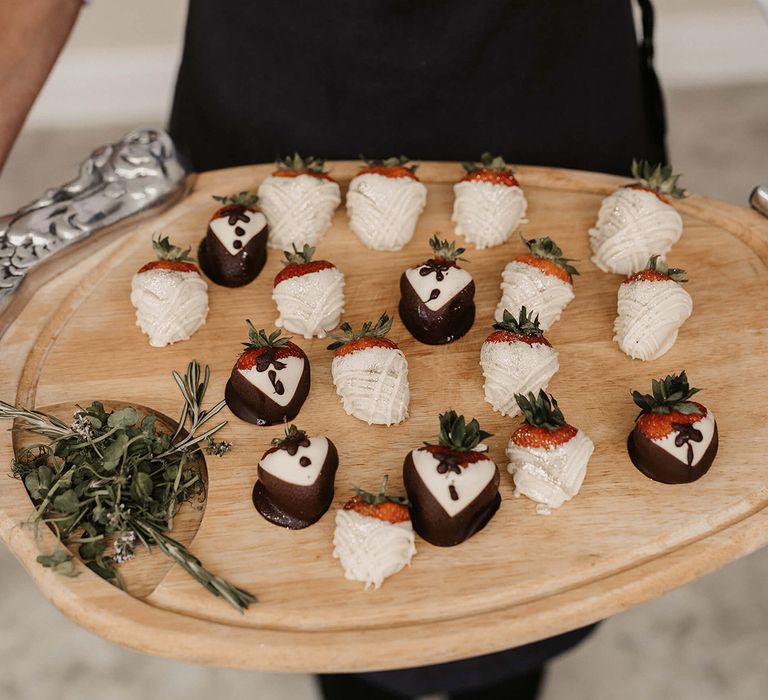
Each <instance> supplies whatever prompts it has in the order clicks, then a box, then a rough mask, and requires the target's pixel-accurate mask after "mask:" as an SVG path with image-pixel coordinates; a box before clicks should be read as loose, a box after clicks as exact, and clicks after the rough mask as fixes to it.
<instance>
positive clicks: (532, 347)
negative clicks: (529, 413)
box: [480, 341, 560, 416]
mask: <svg viewBox="0 0 768 700" xmlns="http://www.w3.org/2000/svg"><path fill="white" fill-rule="evenodd" d="M480 366H481V367H482V368H483V376H484V377H485V384H484V385H483V389H484V390H485V400H486V401H487V402H488V403H489V404H491V406H493V410H494V411H498V412H499V413H501V415H502V416H516V415H517V414H518V413H520V408H519V406H518V405H517V402H516V401H515V394H527V393H528V392H530V391H532V392H534V393H537V392H538V391H539V389H546V388H547V384H549V380H550V379H552V377H553V376H554V374H555V372H557V370H558V368H559V366H560V365H559V363H558V361H557V351H556V350H555V349H554V348H552V347H550V346H549V345H545V344H544V343H534V344H528V343H525V342H522V341H516V342H511V343H510V342H505V341H503V342H489V341H485V342H484V343H483V345H482V347H481V349H480Z"/></svg>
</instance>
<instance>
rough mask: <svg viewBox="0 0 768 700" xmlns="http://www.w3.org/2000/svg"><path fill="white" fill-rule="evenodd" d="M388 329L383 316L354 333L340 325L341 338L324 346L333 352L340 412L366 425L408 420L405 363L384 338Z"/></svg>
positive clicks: (395, 349) (400, 351)
mask: <svg viewBox="0 0 768 700" xmlns="http://www.w3.org/2000/svg"><path fill="white" fill-rule="evenodd" d="M390 328H392V319H391V318H389V316H387V314H382V315H381V318H379V320H378V321H377V322H376V324H375V325H374V324H373V323H372V322H371V321H367V322H366V323H364V324H363V327H362V329H361V330H360V331H359V332H358V333H355V332H354V331H353V330H352V327H351V326H350V325H349V324H348V323H342V324H341V331H342V332H343V333H344V335H343V336H338V335H334V334H330V335H331V337H332V338H334V341H335V342H333V343H331V344H330V345H329V346H328V349H329V350H334V351H335V352H334V358H333V363H332V364H331V373H332V375H333V383H334V384H335V385H336V393H337V394H338V395H339V396H340V397H341V400H342V403H343V405H344V410H345V411H346V412H347V413H348V414H349V415H351V416H354V417H355V418H359V419H360V420H362V421H365V422H366V423H368V424H369V425H371V424H374V423H375V424H377V425H392V424H394V423H400V422H402V421H404V420H405V419H406V418H407V417H408V401H409V399H410V389H409V387H408V361H407V360H406V359H405V355H404V354H403V352H402V350H400V348H398V347H397V344H396V343H394V342H393V341H391V340H390V339H389V338H386V337H385V336H386V335H387V333H389V330H390Z"/></svg>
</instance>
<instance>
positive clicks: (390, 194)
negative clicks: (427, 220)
mask: <svg viewBox="0 0 768 700" xmlns="http://www.w3.org/2000/svg"><path fill="white" fill-rule="evenodd" d="M361 158H362V156H361ZM363 160H365V158H363ZM365 162H366V166H365V167H364V168H363V169H362V170H361V171H360V172H359V173H358V174H357V175H355V177H353V178H352V181H351V182H350V183H349V191H348V192H347V212H348V213H349V226H350V228H351V229H352V230H353V231H354V232H355V234H356V235H357V237H358V238H359V239H360V240H361V241H362V242H363V243H364V244H365V245H367V246H368V247H369V248H371V249H373V250H400V249H401V248H402V247H403V246H404V245H405V244H406V243H408V241H410V240H411V238H413V232H414V229H415V228H416V221H417V220H418V218H419V215H420V214H421V212H422V211H423V209H424V206H425V204H426V202H427V188H426V187H425V186H424V185H423V184H422V183H421V182H419V178H418V177H417V176H416V167H417V166H416V165H408V162H409V161H408V158H406V157H405V156H399V157H393V158H387V159H386V160H365Z"/></svg>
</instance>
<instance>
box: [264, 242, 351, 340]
mask: <svg viewBox="0 0 768 700" xmlns="http://www.w3.org/2000/svg"><path fill="white" fill-rule="evenodd" d="M284 253H285V260H284V261H283V264H284V265H285V267H284V268H283V269H282V270H280V272H278V273H277V276H276V277H275V283H274V289H273V290H272V298H273V299H274V300H275V304H277V310H278V312H279V313H280V315H279V316H278V318H277V321H275V325H276V326H277V327H278V328H285V329H286V330H288V331H291V332H292V333H301V335H303V336H304V337H305V338H312V337H317V338H324V337H325V336H326V335H327V333H328V331H329V330H331V329H332V328H336V326H338V325H339V320H340V319H341V314H342V312H343V311H344V274H343V273H342V272H341V270H339V269H338V268H337V267H336V266H335V265H334V264H333V263H331V262H328V261H327V260H313V259H312V256H313V255H314V254H315V249H314V248H312V247H311V246H308V245H305V246H304V248H303V249H302V250H300V251H299V250H297V249H296V246H293V251H289V250H286V251H284Z"/></svg>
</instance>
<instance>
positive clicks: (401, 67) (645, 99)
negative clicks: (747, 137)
mask: <svg viewBox="0 0 768 700" xmlns="http://www.w3.org/2000/svg"><path fill="white" fill-rule="evenodd" d="M640 4H641V5H643V6H645V8H644V9H645V11H644V13H643V14H644V18H646V19H648V18H650V17H651V14H650V8H649V5H648V0H641V2H640ZM651 21H652V20H651ZM644 29H645V34H646V38H647V39H648V40H649V41H648V42H643V43H641V45H640V46H638V41H637V39H636V35H635V28H634V24H633V19H632V7H631V0H580V1H579V2H569V1H568V0H560V1H559V2H557V1H555V0H478V1H476V2H472V1H470V0H326V1H325V2H317V1H316V0H314V1H313V0H303V1H302V0H258V1H255V0H250V1H249V0H191V2H190V6H189V18H188V23H187V32H186V43H185V49H184V56H183V60H182V64H181V68H180V71H179V76H178V83H177V88H176V96H175V100H174V105H173V113H172V116H171V124H170V128H171V133H172V135H173V137H174V138H175V139H176V141H177V143H178V144H179V145H180V146H181V147H183V148H184V149H186V150H187V151H188V153H189V155H190V156H191V159H192V163H193V165H194V167H195V168H196V169H197V170H209V169H212V168H221V167H226V166H234V165H242V164H246V163H258V162H268V161H272V160H273V159H274V158H275V156H276V155H278V154H286V153H292V152H293V151H299V152H300V153H303V154H310V155H315V156H319V157H323V158H327V159H333V158H346V159H354V158H357V156H358V154H359V153H364V154H365V155H366V156H369V157H386V156H390V155H393V154H400V153H405V154H406V155H408V156H409V157H411V158H413V159H425V160H426V159H430V160H474V159H477V158H478V157H479V156H480V154H481V153H482V152H484V151H491V152H492V153H500V154H502V155H503V156H504V157H505V158H506V159H507V160H508V161H510V162H513V163H526V164H532V165H549V166H563V167H574V168H584V169H591V170H599V171H605V172H613V173H620V174H628V171H629V166H630V163H631V161H632V158H634V157H637V158H647V159H649V160H651V161H659V160H665V158H664V155H665V152H664V124H663V109H662V107H661V98H660V94H659V90H658V84H657V83H656V80H655V76H654V75H653V69H652V66H651V61H652V57H653V54H652V45H651V44H650V39H651V35H652V28H651V27H649V26H645V27H644Z"/></svg>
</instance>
